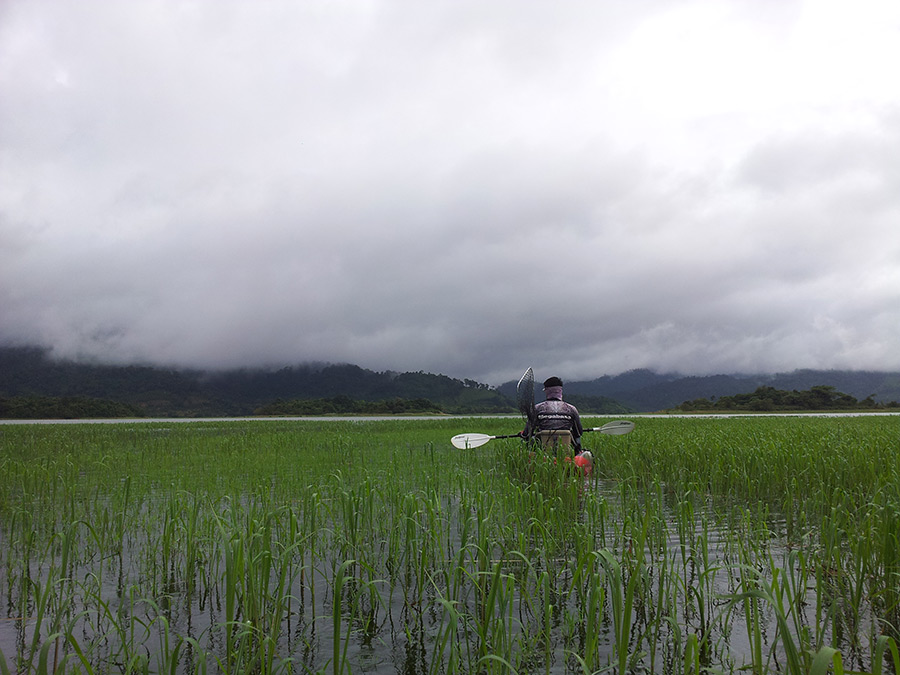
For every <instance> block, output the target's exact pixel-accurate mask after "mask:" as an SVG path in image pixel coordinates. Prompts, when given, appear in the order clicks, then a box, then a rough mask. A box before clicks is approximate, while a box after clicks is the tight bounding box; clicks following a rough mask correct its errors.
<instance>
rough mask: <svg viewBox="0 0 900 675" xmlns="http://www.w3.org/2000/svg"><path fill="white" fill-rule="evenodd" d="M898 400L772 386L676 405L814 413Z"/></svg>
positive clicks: (820, 387) (829, 389) (887, 405)
mask: <svg viewBox="0 0 900 675" xmlns="http://www.w3.org/2000/svg"><path fill="white" fill-rule="evenodd" d="M898 407H900V404H898V403H897V401H891V402H889V403H879V402H877V401H875V399H874V397H872V396H868V397H867V398H864V399H863V400H861V401H860V400H858V399H857V398H855V397H854V396H851V395H850V394H845V393H843V392H840V391H838V390H837V389H836V388H835V387H832V386H827V385H818V386H815V387H811V388H810V389H808V390H806V391H797V390H796V389H794V390H792V391H786V390H784V389H775V388H774V387H768V386H763V387H757V389H756V390H755V391H753V392H751V393H749V394H735V395H733V396H721V397H719V398H718V399H716V398H698V399H694V400H692V401H685V402H684V403H682V404H681V405H679V406H677V408H676V409H677V410H681V411H684V412H697V411H747V412H770V411H813V410H876V409H885V408H898Z"/></svg>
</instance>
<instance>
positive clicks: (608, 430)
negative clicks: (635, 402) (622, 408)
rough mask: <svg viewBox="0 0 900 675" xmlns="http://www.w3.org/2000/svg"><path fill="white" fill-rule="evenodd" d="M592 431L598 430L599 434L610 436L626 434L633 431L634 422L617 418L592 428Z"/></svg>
mask: <svg viewBox="0 0 900 675" xmlns="http://www.w3.org/2000/svg"><path fill="white" fill-rule="evenodd" d="M594 431H598V432H600V433H601V434H609V435H610V436H621V435H622V434H628V433H631V432H632V431H634V422H629V421H628V420H617V421H615V422H610V423H609V424H604V425H603V426H602V427H599V428H597V429H594Z"/></svg>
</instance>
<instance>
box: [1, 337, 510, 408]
mask: <svg viewBox="0 0 900 675" xmlns="http://www.w3.org/2000/svg"><path fill="white" fill-rule="evenodd" d="M0 396H51V397H66V396H68V397H71V396H80V397H88V398H104V399H109V400H114V401H118V402H120V403H123V404H127V405H130V406H135V407H137V408H138V409H139V410H141V411H142V412H143V413H144V414H146V415H149V416H158V417H199V416H206V417H220V416H243V415H251V414H254V411H257V410H260V409H265V408H266V406H270V405H273V404H274V402H277V401H301V400H302V401H313V400H319V399H334V398H335V397H341V396H343V397H346V398H348V399H352V400H354V401H368V402H370V403H374V402H383V403H382V406H381V408H382V409H383V410H388V409H391V408H394V409H398V411H399V412H410V411H409V410H408V408H409V405H408V404H402V405H400V404H397V403H396V401H397V400H404V401H415V400H416V399H427V401H428V402H429V406H431V407H428V408H427V410H423V411H427V412H431V411H434V410H436V409H439V410H442V411H443V412H447V413H514V412H516V406H515V401H514V399H509V398H507V397H505V396H503V395H502V394H501V393H499V392H498V391H497V390H496V389H494V388H492V387H490V386H488V385H486V384H481V383H478V382H475V381H474V380H465V381H463V380H457V379H453V378H450V377H447V376H446V375H432V374H429V373H424V372H421V371H420V372H416V373H394V372H390V371H386V372H381V373H377V372H373V371H371V370H366V369H364V368H360V367H359V366H355V365H350V364H337V365H334V364H332V365H323V364H305V365H299V366H293V367H288V368H281V369H279V370H264V369H257V370H251V369H241V370H229V371H218V372H201V371H191V370H179V371H175V370H165V369H158V368H153V367H149V366H108V365H98V364H85V363H74V362H71V361H55V360H53V359H51V358H50V357H49V355H48V354H47V353H46V352H44V351H42V350H39V349H34V348H0ZM305 406H306V409H309V410H311V409H314V408H316V407H317V406H318V407H322V408H323V409H327V407H328V406H327V405H323V404H321V403H309V404H305ZM264 414H314V413H311V412H304V413H300V412H296V413H288V412H285V413H264ZM323 414H326V413H323ZM366 414H387V413H384V412H382V411H381V410H380V411H379V412H377V413H366Z"/></svg>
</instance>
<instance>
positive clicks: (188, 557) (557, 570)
mask: <svg viewBox="0 0 900 675" xmlns="http://www.w3.org/2000/svg"><path fill="white" fill-rule="evenodd" d="M636 421H637V428H636V429H635V431H634V432H633V433H631V434H629V435H627V436H615V437H603V436H600V435H596V436H594V435H591V436H586V437H585V442H586V444H587V446H588V447H589V448H590V449H591V450H592V452H593V454H594V457H595V471H594V476H593V477H592V478H591V479H590V480H588V481H584V480H583V479H581V478H580V477H578V476H576V475H574V474H573V473H572V472H571V469H570V468H568V467H567V466H566V465H564V464H559V465H558V464H556V463H554V462H553V461H552V460H551V459H550V458H547V457H544V456H542V455H541V454H540V453H538V454H534V455H532V454H530V453H529V452H527V451H526V449H524V448H523V446H522V445H521V444H520V442H519V441H516V440H495V441H492V442H491V443H489V444H488V445H485V446H482V447H481V448H477V449H474V450H468V451H462V450H457V449H455V448H453V447H452V446H451V445H450V443H449V438H450V436H452V435H454V434H456V433H459V432H463V431H481V432H485V433H491V434H501V433H510V432H511V431H515V429H517V428H518V427H519V421H518V420H516V419H446V420H427V421H426V420H413V419H401V420H396V421H358V422H343V421H329V422H316V421H302V422H294V421H290V422H289V421H255V422H245V421H241V422H237V421H221V422H192V423H160V422H147V423H127V424H112V425H105V424H78V425H34V426H31V425H4V426H2V427H0V608H2V616H0V673H5V672H21V673H49V672H65V673H75V672H78V673H113V672H115V673H122V672H154V673H162V672H166V673H195V672H196V673H205V672H210V673H212V672H225V673H248V672H253V673H318V672H328V673H350V672H352V673H357V672H385V671H389V672H394V671H402V672H405V673H450V672H453V673H456V672H460V673H512V672H518V673H535V672H542V673H585V672H586V673H593V672H598V671H601V670H602V671H604V672H616V673H630V672H636V671H649V672H657V673H691V672H699V671H701V670H703V671H705V672H741V673H743V672H753V673H769V672H773V673H774V672H787V673H817V672H825V671H826V669H831V670H833V671H835V672H838V671H839V670H842V669H843V670H845V671H853V672H869V673H875V672H877V673H881V672H895V673H896V672H897V670H898V664H900V660H898V657H897V648H896V644H897V635H898V626H900V590H898V589H900V542H898V530H897V523H898V520H900V477H898V471H900V469H898V466H900V462H898V459H900V457H898V454H900V418H897V417H866V418H800V417H792V418H767V417H753V418H736V419H709V418H705V419H703V418H700V419H676V418H672V419H640V418H636ZM601 422H602V420H601Z"/></svg>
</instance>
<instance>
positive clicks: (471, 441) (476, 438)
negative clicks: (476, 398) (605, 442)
mask: <svg viewBox="0 0 900 675" xmlns="http://www.w3.org/2000/svg"><path fill="white" fill-rule="evenodd" d="M633 429H634V422H629V421H627V420H617V421H615V422H609V423H608V424H604V425H603V426H602V427H594V428H593V429H585V430H584V432H585V433H587V432H589V431H596V432H597V433H600V434H608V435H610V436H621V435H622V434H627V433H629V432H631V431H632V430H633ZM518 436H519V434H506V435H505V436H490V435H488V434H457V435H456V436H454V437H453V438H451V439H450V442H451V443H453V446H454V447H456V448H460V449H463V450H464V449H466V448H477V447H479V446H481V445H484V444H485V443H487V442H488V441H492V440H494V439H495V438H517V437H518Z"/></svg>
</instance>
